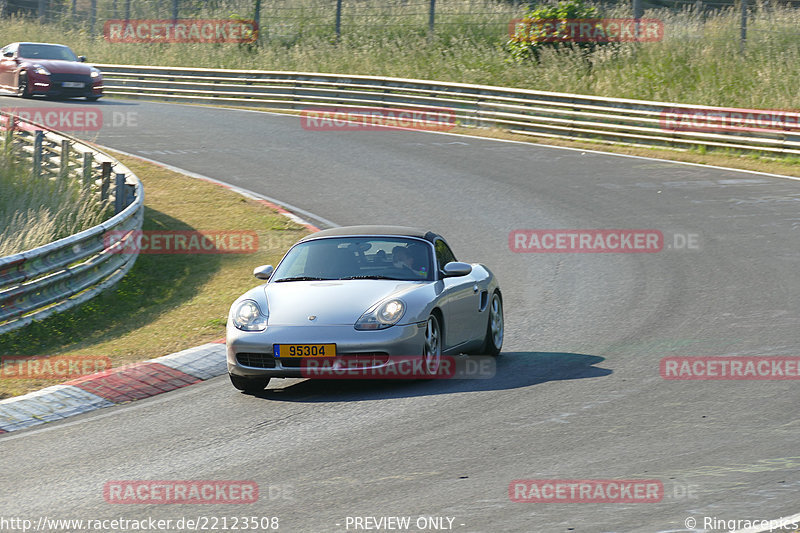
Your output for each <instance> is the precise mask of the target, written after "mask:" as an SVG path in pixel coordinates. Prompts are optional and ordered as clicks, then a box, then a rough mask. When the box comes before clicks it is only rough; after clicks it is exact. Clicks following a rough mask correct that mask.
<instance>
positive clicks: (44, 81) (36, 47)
mask: <svg viewBox="0 0 800 533" xmlns="http://www.w3.org/2000/svg"><path fill="white" fill-rule="evenodd" d="M84 61H86V58H85V57H83V56H80V57H78V56H76V55H75V54H74V53H73V51H72V50H70V49H69V47H67V46H63V45H60V44H47V43H11V44H9V45H8V46H6V47H4V48H3V49H2V50H0V90H2V91H3V92H10V93H12V94H16V95H19V96H22V97H23V98H28V97H31V96H34V95H37V94H40V95H45V96H60V97H72V96H85V97H86V99H87V100H97V99H98V98H100V97H101V96H103V75H102V74H101V73H100V71H99V70H97V69H96V68H94V67H93V66H91V65H87V64H86V63H84Z"/></svg>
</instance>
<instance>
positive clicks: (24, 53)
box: [17, 44, 78, 61]
mask: <svg viewBox="0 0 800 533" xmlns="http://www.w3.org/2000/svg"><path fill="white" fill-rule="evenodd" d="M17 55H18V56H19V57H24V58H26V59H44V60H61V61H77V60H78V58H77V57H76V56H75V54H74V53H72V50H70V49H69V48H67V47H66V46H57V45H53V44H21V45H19V51H18V52H17Z"/></svg>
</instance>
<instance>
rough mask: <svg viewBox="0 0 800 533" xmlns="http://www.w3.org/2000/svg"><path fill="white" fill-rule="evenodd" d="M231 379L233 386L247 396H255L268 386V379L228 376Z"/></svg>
mask: <svg viewBox="0 0 800 533" xmlns="http://www.w3.org/2000/svg"><path fill="white" fill-rule="evenodd" d="M228 375H229V376H230V378H231V383H233V386H234V387H235V388H237V389H239V390H240V391H243V392H246V393H247V394H255V393H257V392H261V391H262V390H264V389H266V388H267V385H269V378H246V377H244V376H237V375H235V374H228Z"/></svg>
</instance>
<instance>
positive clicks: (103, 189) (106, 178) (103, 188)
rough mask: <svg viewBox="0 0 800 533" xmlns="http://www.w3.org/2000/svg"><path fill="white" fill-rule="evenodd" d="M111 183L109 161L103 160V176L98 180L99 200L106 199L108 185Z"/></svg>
mask: <svg viewBox="0 0 800 533" xmlns="http://www.w3.org/2000/svg"><path fill="white" fill-rule="evenodd" d="M109 185H111V162H110V161H103V177H102V179H101V181H100V201H101V202H103V203H105V202H106V200H108V187H109Z"/></svg>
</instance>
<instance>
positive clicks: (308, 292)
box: [264, 280, 424, 326]
mask: <svg viewBox="0 0 800 533" xmlns="http://www.w3.org/2000/svg"><path fill="white" fill-rule="evenodd" d="M422 285H424V283H420V282H418V281H394V280H335V281H334V280H331V281H286V282H278V283H274V282H273V283H268V284H267V285H266V286H265V287H264V290H265V292H266V296H267V305H268V307H269V311H268V313H269V325H271V326H288V325H292V326H308V325H312V324H313V325H320V326H333V325H353V324H355V323H356V321H357V320H358V319H359V318H360V317H361V315H363V314H364V312H365V311H366V310H367V309H369V308H370V307H372V306H373V305H374V304H375V303H377V302H379V301H381V300H384V299H386V298H389V297H400V296H402V295H403V294H405V293H407V292H409V291H411V290H414V289H415V288H419V287H421V286H422ZM406 315H408V310H407V311H406ZM309 316H316V317H317V318H316V319H314V320H313V321H312V320H309V319H308V317H309ZM404 318H405V317H404ZM402 321H403V320H401V323H402Z"/></svg>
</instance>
